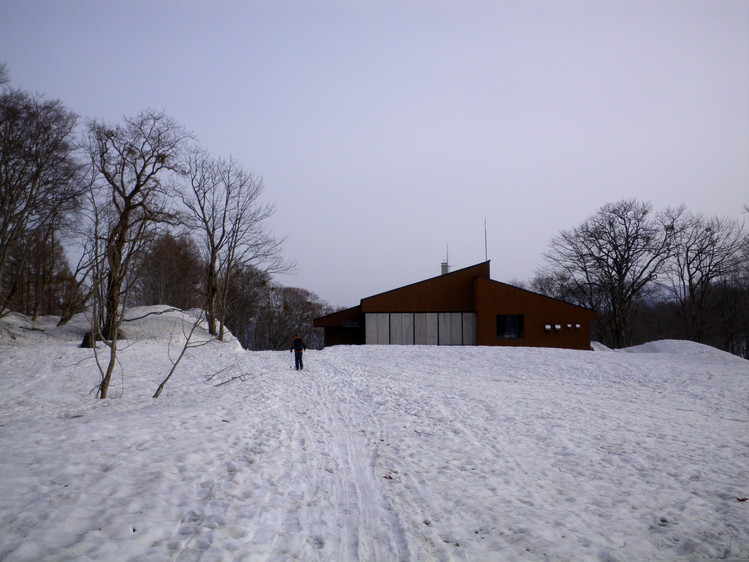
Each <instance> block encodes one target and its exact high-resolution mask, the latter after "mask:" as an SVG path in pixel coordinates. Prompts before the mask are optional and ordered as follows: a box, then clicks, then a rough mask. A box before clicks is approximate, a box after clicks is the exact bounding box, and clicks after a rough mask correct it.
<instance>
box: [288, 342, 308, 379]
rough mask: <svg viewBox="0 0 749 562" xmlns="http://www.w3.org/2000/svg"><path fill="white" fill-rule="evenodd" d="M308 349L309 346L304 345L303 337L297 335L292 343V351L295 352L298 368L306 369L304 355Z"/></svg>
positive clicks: (295, 361)
mask: <svg viewBox="0 0 749 562" xmlns="http://www.w3.org/2000/svg"><path fill="white" fill-rule="evenodd" d="M306 350H307V346H306V345H304V342H303V341H302V338H300V337H299V336H296V337H295V338H294V341H293V342H292V343H291V353H293V354H294V363H295V365H296V370H297V371H298V370H299V369H304V359H303V358H302V356H303V355H304V352H305V351H306Z"/></svg>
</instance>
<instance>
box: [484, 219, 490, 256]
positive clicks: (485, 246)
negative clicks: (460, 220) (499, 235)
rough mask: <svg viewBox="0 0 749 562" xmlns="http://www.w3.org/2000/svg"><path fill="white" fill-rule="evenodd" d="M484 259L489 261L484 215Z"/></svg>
mask: <svg viewBox="0 0 749 562" xmlns="http://www.w3.org/2000/svg"><path fill="white" fill-rule="evenodd" d="M484 261H489V245H488V244H487V241H486V217H484Z"/></svg>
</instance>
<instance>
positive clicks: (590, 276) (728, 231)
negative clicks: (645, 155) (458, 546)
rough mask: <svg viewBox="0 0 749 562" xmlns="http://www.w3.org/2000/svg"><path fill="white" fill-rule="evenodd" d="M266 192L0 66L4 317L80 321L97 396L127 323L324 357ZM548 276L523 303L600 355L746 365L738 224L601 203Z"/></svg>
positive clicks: (164, 134) (190, 149) (155, 120)
mask: <svg viewBox="0 0 749 562" xmlns="http://www.w3.org/2000/svg"><path fill="white" fill-rule="evenodd" d="M263 189H264V185H263V182H262V179H261V178H259V177H257V176H255V175H254V174H252V173H251V172H249V171H247V170H246V169H244V168H243V166H242V165H241V164H240V163H239V162H237V161H236V160H234V159H232V158H230V159H228V160H227V159H223V158H218V157H215V156H212V155H210V154H209V153H207V152H206V151H205V150H203V149H202V148H201V147H200V146H199V145H198V143H197V142H196V140H195V139H194V138H193V136H192V135H191V134H190V133H189V132H188V131H187V130H186V129H184V128H183V127H182V126H181V125H179V124H178V123H176V122H175V121H174V120H172V119H171V118H169V117H168V116H166V115H165V114H164V113H163V112H157V111H153V110H144V111H142V112H140V113H138V114H137V115H135V116H131V117H126V118H124V119H123V120H122V122H120V123H115V124H109V123H104V122H103V121H100V120H96V119H89V120H87V121H85V123H84V124H83V126H82V127H79V118H78V116H77V115H75V114H74V113H73V112H72V111H70V110H69V109H67V108H66V107H65V106H64V104H63V103H62V102H60V101H59V100H49V99H47V98H45V97H44V96H41V95H37V94H30V93H28V92H25V91H22V90H19V89H14V88H12V87H10V86H9V80H8V76H7V72H6V71H5V67H4V66H2V65H0V315H2V314H6V313H8V312H9V311H16V312H20V313H23V314H27V315H30V316H32V317H37V316H39V315H58V316H60V318H61V319H60V322H61V323H65V322H67V321H68V320H69V319H70V318H71V317H72V315H73V314H75V313H78V312H81V311H88V312H89V313H90V318H91V336H92V338H93V339H94V340H96V339H98V340H101V341H104V342H106V344H107V345H108V346H109V347H110V350H112V355H111V362H110V365H109V366H108V367H107V369H103V376H102V378H103V381H106V380H108V374H111V368H113V365H114V362H115V360H116V347H117V341H118V338H119V335H120V333H121V329H122V324H123V321H124V313H125V311H126V309H127V307H129V306H137V305H154V304H167V305H171V306H174V307H177V308H180V309H184V310H188V309H193V308H197V309H201V310H204V311H205V316H206V322H207V325H208V329H209V331H210V333H211V334H212V335H213V336H215V337H216V338H217V339H223V337H224V335H225V332H226V330H230V331H231V332H232V333H233V334H234V335H236V336H237V338H238V339H239V341H240V342H241V343H242V345H243V346H244V347H246V348H248V349H283V348H285V347H286V345H288V341H289V337H290V336H291V335H293V334H295V333H297V334H299V335H301V336H302V337H303V338H305V340H306V341H307V343H308V345H309V346H310V347H313V348H315V347H322V337H321V334H320V333H319V332H318V331H316V330H315V329H314V328H313V327H312V319H313V318H315V317H317V316H322V315H324V314H327V313H329V312H332V310H333V309H332V307H331V306H330V305H329V304H327V303H325V302H323V301H321V300H320V299H319V298H318V297H317V296H316V295H315V294H314V293H311V292H309V291H307V290H305V289H301V288H293V287H284V286H281V285H279V284H277V283H274V282H273V280H272V276H273V275H274V274H276V273H281V272H288V271H291V270H293V269H294V267H295V265H294V264H293V263H289V262H288V261H286V260H284V259H283V256H282V243H283V240H282V239H278V238H276V237H274V236H273V235H272V233H271V232H270V229H269V224H268V221H269V219H270V217H272V216H273V213H274V212H275V207H274V206H273V205H271V204H268V203H265V202H263V200H262V195H263ZM67 255H75V256H76V259H77V262H76V263H75V264H74V265H72V266H71V262H69V261H68V259H67V257H66V256H67ZM544 262H545V263H544V265H543V266H542V267H541V268H540V269H539V271H538V272H537V274H536V276H535V277H534V279H533V280H532V281H531V282H530V288H531V289H533V290H535V291H537V292H539V293H542V294H545V295H548V296H552V297H555V298H558V299H561V300H564V301H567V302H571V303H574V304H579V305H582V306H585V307H588V308H591V309H594V310H596V311H597V312H598V318H597V321H596V324H595V326H594V327H593V328H594V330H593V336H594V338H595V339H597V340H599V341H601V342H603V343H605V344H606V345H609V346H610V347H614V348H619V347H625V346H628V345H632V344H636V343H642V342H644V341H650V340H653V339H662V338H675V339H692V340H694V341H698V342H702V343H706V344H709V345H713V346H715V347H718V348H720V349H724V350H726V351H729V352H731V353H735V354H738V355H741V356H744V357H749V242H748V237H747V233H746V231H745V229H744V226H743V224H742V223H740V222H739V221H736V220H729V219H725V218H720V217H706V216H704V215H701V214H695V213H692V212H690V211H688V210H687V209H686V208H684V207H683V206H682V207H679V208H674V209H666V210H665V211H658V212H656V211H655V210H653V208H652V205H650V204H649V203H646V202H640V201H637V200H625V201H619V202H615V203H609V204H607V205H604V206H603V207H602V208H601V209H600V210H599V211H598V212H597V213H596V214H595V215H593V216H592V217H590V218H589V219H587V220H586V221H584V222H583V223H582V224H580V225H579V226H577V227H574V228H572V229H569V230H565V231H562V232H561V233H560V234H559V235H557V236H556V237H554V238H553V240H552V241H551V243H550V246H549V250H548V251H547V252H546V253H545V255H544ZM100 390H101V391H103V394H104V395H106V384H103V385H102V389H100Z"/></svg>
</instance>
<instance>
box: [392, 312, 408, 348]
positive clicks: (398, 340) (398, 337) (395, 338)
mask: <svg viewBox="0 0 749 562" xmlns="http://www.w3.org/2000/svg"><path fill="white" fill-rule="evenodd" d="M403 316H404V314H403V313H397V312H391V313H390V344H391V345H403V344H404V343H405V342H404V339H405V335H404V333H403Z"/></svg>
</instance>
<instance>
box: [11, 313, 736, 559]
mask: <svg viewBox="0 0 749 562" xmlns="http://www.w3.org/2000/svg"><path fill="white" fill-rule="evenodd" d="M138 312H141V313H142V312H144V311H143V310H140V311H138ZM175 323H176V324H175ZM83 325H84V324H83V321H82V320H81V319H78V320H77V321H76V322H74V323H73V325H72V326H70V327H68V328H64V329H56V328H54V323H53V322H52V321H51V320H46V319H45V320H42V321H40V322H39V323H37V325H36V326H35V327H36V328H40V329H42V330H43V331H39V330H29V329H27V328H30V327H31V326H30V325H28V324H27V323H24V322H22V321H20V320H19V319H5V320H3V321H2V325H1V326H0V559H2V560H8V561H11V560H12V561H15V560H70V559H73V560H107V561H112V560H115V561H116V560H159V561H161V560H209V561H212V560H321V561H322V560H325V561H328V560H342V561H348V560H383V561H387V560H622V561H624V560H674V559H683V560H707V559H711V558H727V559H733V560H749V502H742V501H739V499H742V498H745V497H747V496H749V362H747V361H744V360H741V359H739V358H736V357H733V356H730V355H728V354H725V353H722V352H720V351H717V350H714V349H712V348H708V347H705V346H700V345H697V344H692V343H688V342H673V341H670V342H656V343H653V344H648V345H646V346H642V347H640V348H633V349H631V350H628V351H630V352H613V351H606V350H601V351H595V352H579V351H565V350H550V349H530V348H526V349H522V348H515V349H511V348H480V347H450V348H447V347H413V346H409V347H396V346H393V347H374V346H369V347H366V346H361V347H335V348H330V349H327V350H324V351H322V352H314V351H311V352H308V353H307V354H306V355H305V360H306V365H307V369H306V370H305V371H303V372H296V371H294V370H292V369H291V368H290V354H289V353H287V352H278V353H276V352H262V353H251V352H245V351H243V350H241V349H240V348H239V347H238V346H237V345H236V343H228V344H220V343H215V342H214V343H211V344H209V345H206V346H204V347H200V348H196V349H192V350H190V351H189V352H188V356H187V358H186V359H185V362H184V363H183V364H182V365H180V367H179V369H178V371H177V373H176V374H175V376H174V378H173V379H172V381H171V382H170V383H169V385H168V386H167V387H166V390H165V392H164V394H163V395H162V397H161V398H159V399H156V400H154V399H152V398H150V396H151V395H152V394H153V393H154V391H155V390H156V387H157V385H158V383H159V382H160V381H161V379H162V378H163V377H164V376H165V375H166V373H167V372H168V370H169V367H170V366H171V363H170V362H169V355H168V352H167V348H168V343H169V334H170V333H171V332H172V328H173V327H175V326H176V327H177V328H180V327H181V324H180V321H179V316H178V315H177V314H167V315H164V316H159V317H149V318H147V319H144V320H141V321H138V322H134V323H131V324H129V325H128V326H127V327H126V332H127V335H128V338H129V339H128V341H127V345H128V347H127V349H125V350H123V351H122V352H121V359H122V362H121V371H118V373H117V375H116V378H115V381H114V382H113V385H112V389H111V396H112V398H111V399H108V400H104V401H101V400H99V401H97V400H94V399H92V398H90V397H89V396H88V391H89V390H90V389H92V388H93V387H94V386H96V384H97V382H98V371H97V370H96V367H95V364H94V362H93V352H92V350H85V349H79V348H78V347H77V344H78V343H79V341H80V338H81V334H82V332H83ZM3 326H4V327H3ZM23 326H25V328H24V327H23ZM159 330H161V336H157V335H156V334H157V333H158V331H159ZM177 332H179V330H178V331H177ZM175 335H178V333H175ZM175 350H176V347H175V346H174V345H173V346H172V352H174V351H175ZM222 369H226V370H223V371H221V370H222ZM219 371H221V372H220V373H219ZM216 373H218V374H216ZM214 374H215V376H214V377H213V379H212V380H210V381H208V380H207V378H208V377H209V376H210V375H214ZM240 375H241V379H236V380H234V381H233V382H230V383H228V384H224V385H221V386H216V384H217V383H219V382H221V381H226V380H228V379H229V378H231V377H236V376H240Z"/></svg>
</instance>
